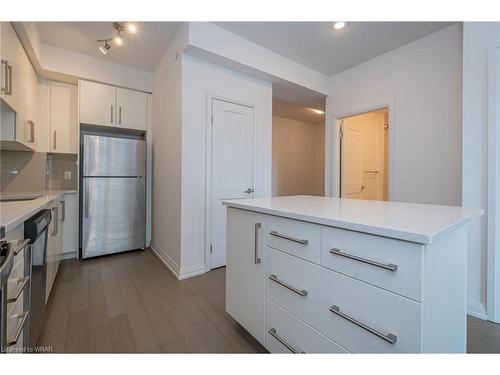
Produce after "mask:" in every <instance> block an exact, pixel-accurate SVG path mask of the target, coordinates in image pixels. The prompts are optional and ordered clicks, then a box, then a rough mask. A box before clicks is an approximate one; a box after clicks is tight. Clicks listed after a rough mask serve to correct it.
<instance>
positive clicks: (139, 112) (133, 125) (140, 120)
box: [80, 81, 148, 130]
mask: <svg viewBox="0 0 500 375" xmlns="http://www.w3.org/2000/svg"><path fill="white" fill-rule="evenodd" d="M147 96H148V94H146V93H143V92H139V91H135V90H128V89H123V88H118V87H114V86H109V85H103V84H100V83H95V82H88V81H80V123H81V124H89V125H101V126H116V127H119V128H127V129H137V130H146V128H147V117H148V108H147Z"/></svg>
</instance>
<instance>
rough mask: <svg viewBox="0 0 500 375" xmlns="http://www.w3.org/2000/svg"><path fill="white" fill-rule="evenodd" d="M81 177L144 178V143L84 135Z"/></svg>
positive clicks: (136, 140)
mask: <svg viewBox="0 0 500 375" xmlns="http://www.w3.org/2000/svg"><path fill="white" fill-rule="evenodd" d="M83 147H84V150H83V155H84V159H83V176H85V177H86V176H101V177H105V176H117V177H121V176H145V175H146V142H145V141H143V140H138V139H128V138H116V137H105V136H97V135H88V134H87V135H85V136H84V140H83Z"/></svg>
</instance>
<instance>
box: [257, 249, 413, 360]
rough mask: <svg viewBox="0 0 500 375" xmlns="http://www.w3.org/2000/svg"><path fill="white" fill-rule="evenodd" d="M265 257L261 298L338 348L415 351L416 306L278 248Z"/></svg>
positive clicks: (268, 251)
mask: <svg viewBox="0 0 500 375" xmlns="http://www.w3.org/2000/svg"><path fill="white" fill-rule="evenodd" d="M266 253H267V278H266V282H267V285H266V296H267V298H269V299H270V300H272V301H274V302H276V303H277V304H279V305H280V306H282V307H283V308H285V309H286V310H288V311H290V312H291V313H292V314H294V315H295V316H297V317H298V318H300V319H301V320H303V321H304V322H306V323H307V324H309V325H311V326H312V327H314V328H315V329H317V330H319V331H321V332H322V333H323V334H325V335H326V336H328V337H329V338H331V339H332V340H335V342H337V343H338V344H339V345H342V346H343V347H344V348H346V349H347V350H349V351H352V352H358V353H417V352H419V351H420V349H421V348H420V332H421V330H422V322H421V314H422V311H421V305H420V303H417V302H415V301H411V300H409V299H407V298H404V297H401V296H398V295H395V294H393V293H389V292H387V291H385V290H382V289H380V288H376V287H374V286H372V285H369V284H366V283H364V282H361V281H359V280H356V279H353V278H350V277H348V276H345V275H342V274H340V273H337V272H332V271H330V270H327V269H325V268H323V267H321V266H319V265H315V264H312V263H309V262H304V261H302V260H300V259H298V258H296V257H293V256H290V255H288V254H285V253H282V252H280V251H278V250H273V249H271V248H268V249H267V251H266ZM290 287H291V288H294V289H291V288H290ZM297 291H299V293H298V292H297ZM337 309H338V311H336V310H337ZM332 310H333V311H332ZM334 311H335V312H334Z"/></svg>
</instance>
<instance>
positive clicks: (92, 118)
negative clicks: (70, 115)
mask: <svg viewBox="0 0 500 375" xmlns="http://www.w3.org/2000/svg"><path fill="white" fill-rule="evenodd" d="M115 110H116V87H113V86H108V85H102V84H100V83H95V82H89V81H80V123H81V124H89V125H101V126H116V116H115Z"/></svg>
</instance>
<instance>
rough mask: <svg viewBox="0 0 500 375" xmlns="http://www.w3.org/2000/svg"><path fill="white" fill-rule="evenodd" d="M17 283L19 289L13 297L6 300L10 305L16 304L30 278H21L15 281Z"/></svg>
mask: <svg viewBox="0 0 500 375" xmlns="http://www.w3.org/2000/svg"><path fill="white" fill-rule="evenodd" d="M17 281H18V283H19V284H21V285H20V286H19V289H17V292H16V293H15V294H14V297H11V298H8V299H7V303H11V302H16V301H17V299H18V298H19V296H20V295H21V293H22V292H23V290H24V288H25V287H26V285H28V282H29V281H30V277H29V276H26V277H23V278H21V279H17Z"/></svg>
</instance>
